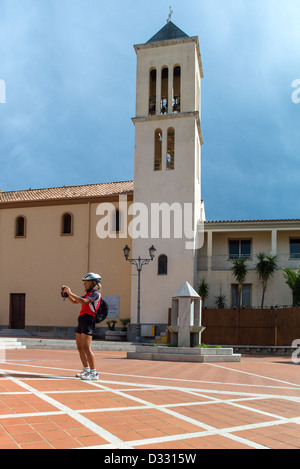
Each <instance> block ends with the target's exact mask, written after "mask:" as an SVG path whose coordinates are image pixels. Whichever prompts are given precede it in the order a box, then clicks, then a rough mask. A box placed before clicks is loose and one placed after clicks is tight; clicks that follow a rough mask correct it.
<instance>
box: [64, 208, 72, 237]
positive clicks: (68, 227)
mask: <svg viewBox="0 0 300 469" xmlns="http://www.w3.org/2000/svg"><path fill="white" fill-rule="evenodd" d="M61 225H62V226H61V234H62V235H72V234H73V215H72V214H71V213H64V214H63V216H62V224H61Z"/></svg>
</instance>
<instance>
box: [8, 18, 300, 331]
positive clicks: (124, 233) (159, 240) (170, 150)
mask: <svg viewBox="0 0 300 469" xmlns="http://www.w3.org/2000/svg"><path fill="white" fill-rule="evenodd" d="M134 49H135V52H136V55H137V83H136V115H135V117H134V118H133V119H132V121H133V125H134V128H135V157H134V182H133V181H125V182H116V183H107V184H95V185H88V186H76V187H60V188H50V189H37V190H28V191H15V192H3V193H0V259H1V262H0V278H1V283H0V329H1V328H11V329H21V330H23V329H25V330H27V331H29V332H32V333H34V334H39V335H44V336H45V335H51V336H53V335H55V336H71V337H73V336H74V330H75V327H76V324H77V316H78V312H79V311H78V309H76V307H74V306H73V305H71V304H70V303H69V302H68V301H63V299H62V298H61V296H60V288H61V286H62V285H63V284H66V285H69V286H70V287H71V289H72V290H73V291H74V292H76V293H77V294H80V293H81V292H82V294H83V291H82V282H81V278H82V276H83V275H84V274H85V273H87V272H97V273H99V274H100V275H101V276H102V291H103V295H104V297H105V299H107V301H108V303H109V307H110V308H109V318H111V319H116V320H118V321H119V322H118V326H119V327H120V326H121V324H120V319H121V318H130V319H131V324H130V325H129V328H128V330H129V335H128V339H129V340H134V339H135V337H136V325H137V322H138V317H137V316H138V315H137V311H138V308H137V302H138V301H137V300H138V298H137V291H138V285H137V280H138V275H137V269H136V267H135V266H134V265H131V264H130V262H127V261H126V260H125V258H124V253H123V248H124V246H126V245H127V246H128V247H129V248H130V256H129V257H130V258H134V259H137V258H138V257H141V258H149V247H150V246H152V245H154V247H155V249H156V257H155V258H154V260H153V261H150V262H149V264H148V265H145V266H144V267H143V270H142V272H141V302H140V323H141V325H142V326H149V325H150V326H154V329H153V327H152V328H151V330H152V331H153V330H155V332H154V335H159V334H160V333H161V332H164V331H165V330H166V327H167V325H168V317H169V308H170V307H171V304H172V296H173V295H174V294H175V292H176V291H177V290H178V289H179V288H180V287H181V286H182V285H183V284H184V283H185V282H189V284H190V285H191V286H192V287H194V288H195V289H196V288H197V285H198V283H199V281H200V280H201V279H202V278H205V279H206V281H207V283H208V285H209V288H210V295H209V298H208V299H207V306H210V307H211V306H213V305H214V301H215V297H216V296H218V295H220V294H223V295H226V298H227V306H233V305H234V302H235V291H236V285H235V282H234V279H233V277H232V272H231V270H230V268H231V263H230V260H231V257H232V256H236V255H237V254H241V255H245V254H246V255H247V261H248V263H249V274H248V277H247V285H245V289H244V291H243V295H244V301H245V302H246V303H247V305H248V303H249V305H250V306H259V304H260V297H261V287H260V285H259V282H258V278H257V275H256V273H255V270H254V266H255V258H256V254H257V253H258V252H262V251H264V252H266V253H269V252H272V253H273V254H278V260H279V262H278V263H279V267H280V269H279V270H278V271H277V272H276V274H275V275H274V278H273V279H272V280H270V282H269V284H268V289H267V294H266V300H265V304H267V305H275V304H278V305H284V304H286V305H290V304H291V295H290V291H289V289H288V287H287V286H286V285H285V283H284V281H283V278H282V270H281V269H282V268H283V267H290V268H293V269H294V268H297V267H298V263H299V262H300V221H299V220H277V221H276V220H273V221H255V222H252V221H249V222H238V221H237V222H225V221H223V222H206V223H204V221H205V213H204V204H203V201H202V200H201V147H202V145H203V137H202V129H201V80H202V78H203V69H202V61H201V54H200V47H199V41H198V38H197V37H189V36H187V35H186V34H185V33H184V32H183V31H181V30H180V29H179V28H177V26H175V25H174V24H173V23H172V22H171V21H169V22H168V23H167V24H166V25H165V26H164V27H163V28H162V29H161V30H160V31H159V32H158V33H157V34H156V35H155V36H153V37H152V38H151V39H150V40H149V41H148V42H147V43H145V44H139V45H136V46H134ZM298 249H299V251H298ZM298 254H299V255H298ZM106 329H107V326H106V323H104V324H101V325H100V326H97V335H98V337H99V338H100V339H103V338H104V332H105V330H106ZM146 329H147V330H148V331H149V328H144V330H146ZM143 334H144V335H143ZM145 334H146V333H143V329H142V337H143V338H144V339H153V337H152V333H151V337H150V336H149V332H147V334H148V335H147V334H146V335H145Z"/></svg>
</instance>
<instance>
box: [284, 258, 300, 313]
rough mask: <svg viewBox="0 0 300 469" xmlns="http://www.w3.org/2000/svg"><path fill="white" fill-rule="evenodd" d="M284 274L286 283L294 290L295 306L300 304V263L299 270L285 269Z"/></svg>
mask: <svg viewBox="0 0 300 469" xmlns="http://www.w3.org/2000/svg"><path fill="white" fill-rule="evenodd" d="M283 276H284V278H285V283H287V284H288V286H289V287H290V289H291V290H292V295H293V306H300V265H299V267H298V270H297V272H293V271H292V270H291V269H283Z"/></svg>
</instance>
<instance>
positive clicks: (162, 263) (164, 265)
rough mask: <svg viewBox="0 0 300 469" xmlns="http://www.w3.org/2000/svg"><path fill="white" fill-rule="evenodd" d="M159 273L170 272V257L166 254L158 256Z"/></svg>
mask: <svg viewBox="0 0 300 469" xmlns="http://www.w3.org/2000/svg"><path fill="white" fill-rule="evenodd" d="M157 273H158V275H167V274H168V258H167V256H165V255H164V254H161V255H160V256H159V258H158V272H157Z"/></svg>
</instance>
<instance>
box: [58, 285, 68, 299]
mask: <svg viewBox="0 0 300 469" xmlns="http://www.w3.org/2000/svg"><path fill="white" fill-rule="evenodd" d="M60 294H61V297H62V298H68V296H69V295H68V293H66V292H65V289H64V287H62V289H61V292H60Z"/></svg>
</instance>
